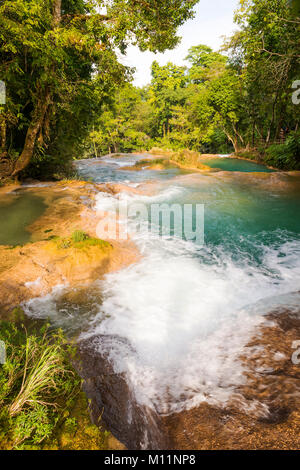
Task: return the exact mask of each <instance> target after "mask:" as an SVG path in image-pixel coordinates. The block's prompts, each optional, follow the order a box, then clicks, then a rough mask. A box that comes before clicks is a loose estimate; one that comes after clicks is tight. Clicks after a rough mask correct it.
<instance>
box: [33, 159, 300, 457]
mask: <svg viewBox="0 0 300 470" xmlns="http://www.w3.org/2000/svg"><path fill="white" fill-rule="evenodd" d="M224 160H225V159H224ZM134 161H135V159H134V160H133V162H134ZM93 163H94V162H92V161H89V162H84V161H82V162H80V164H79V169H80V171H81V172H82V174H83V175H85V176H90V175H91V174H92V173H93V171H94V172H95V175H96V176H95V177H96V179H98V180H99V179H101V178H102V177H103V175H106V177H105V178H104V179H105V180H106V181H107V180H109V179H110V180H113V181H117V182H119V181H122V182H124V181H126V182H127V183H129V184H141V183H142V182H143V181H145V180H149V179H150V180H153V178H154V176H153V175H157V176H156V178H155V180H156V185H155V194H152V195H146V194H131V193H128V192H126V191H125V192H123V193H121V194H119V195H116V196H112V195H108V194H106V193H99V194H98V195H97V197H96V205H95V210H97V209H98V210H105V211H110V212H114V211H115V210H116V207H117V204H118V203H120V202H121V203H122V201H123V202H124V201H126V203H128V204H129V206H130V204H133V203H136V202H143V203H144V204H146V205H147V206H148V207H150V206H151V204H153V203H161V202H167V203H180V204H182V205H183V204H191V203H200V204H204V205H205V244H204V246H198V245H197V244H195V243H193V242H190V241H184V240H181V239H179V238H178V237H176V236H160V235H159V234H158V233H150V235H149V233H148V232H146V228H147V221H146V220H145V221H144V222H145V226H144V228H142V229H140V230H139V231H138V232H135V231H134V224H133V223H132V224H131V225H132V232H131V235H132V237H133V239H134V241H135V243H136V244H137V246H138V248H139V250H140V252H141V254H142V258H141V260H140V261H139V262H137V263H136V264H134V265H132V266H130V267H128V268H126V269H124V270H121V271H119V272H116V273H112V274H109V275H107V276H106V277H105V279H104V280H102V281H101V282H99V284H98V285H97V286H95V289H96V290H97V289H98V292H99V304H97V298H96V300H95V296H94V297H92V302H91V303H89V302H88V301H87V303H86V305H87V308H86V309H87V311H88V312H91V311H92V314H88V315H83V316H82V317H81V319H78V317H77V323H76V324H78V329H77V332H79V331H81V333H80V337H79V338H80V341H81V344H82V345H83V350H84V351H85V352H86V354H87V356H88V357H89V361H90V360H91V357H94V362H93V367H94V368H95V369H97V373H96V372H95V375H97V377H98V378H99V377H100V376H102V378H101V380H100V379H99V381H98V382H97V383H98V385H97V386H98V387H100V388H102V392H101V391H99V394H100V395H101V393H102V397H100V398H99V397H98V398H97V394H96V395H95V396H94V399H95V400H96V401H97V399H98V400H99V407H100V406H101V405H105V411H104V417H105V419H106V422H110V424H111V427H112V428H113V430H114V432H115V433H116V435H117V436H118V437H120V438H121V439H123V440H124V441H125V442H126V443H127V445H129V447H133V448H158V447H159V445H162V444H159V443H158V441H159V440H160V439H163V438H162V435H161V434H160V431H159V429H158V428H159V419H160V417H162V416H166V415H170V414H173V413H179V412H182V411H184V410H189V409H192V408H194V407H197V406H199V405H200V404H201V403H204V402H205V403H208V404H211V405H214V406H217V407H224V406H226V404H227V403H229V402H230V400H231V397H232V395H233V394H234V393H235V391H236V390H237V389H238V388H239V387H241V386H242V385H243V384H245V382H246V375H245V373H244V372H245V367H246V366H245V364H244V363H243V362H242V361H241V360H240V356H241V353H242V352H243V350H244V349H245V347H246V345H247V343H248V342H249V340H250V339H251V337H253V336H255V334H256V332H257V331H258V329H259V328H260V327H262V326H263V325H264V324H265V323H267V320H266V317H265V314H268V313H269V312H270V311H272V310H274V309H276V308H277V307H278V306H280V305H282V304H284V306H285V308H286V309H290V310H291V311H293V310H295V311H296V310H297V308H298V306H299V300H300V298H299V294H294V293H295V292H297V291H298V290H299V286H300V217H299V215H300V205H299V200H300V185H299V182H298V183H297V184H294V181H293V179H292V177H291V180H289V179H288V178H287V177H285V176H284V175H283V176H281V175H278V174H272V173H270V174H267V173H262V175H261V176H259V175H257V174H256V173H255V174H251V173H249V174H247V175H245V174H244V175H243V177H242V176H241V174H239V173H236V172H235V171H233V172H232V173H229V172H218V173H211V174H209V175H208V174H206V175H202V174H197V175H191V176H189V175H181V173H180V171H179V170H172V171H173V173H172V172H170V170H165V171H160V172H153V171H151V170H150V171H149V170H143V171H140V172H134V171H133V172H129V171H124V172H123V171H122V162H119V161H117V162H116V161H108V162H104V163H103V164H101V163H99V164H98V165H94V166H93ZM128 163H130V162H128V158H127V161H126V165H127V166H128ZM235 164H236V165H237V168H235V170H236V171H238V170H239V166H238V165H239V162H238V161H237V162H236V163H235ZM230 165H232V162H230ZM241 165H242V163H241ZM93 168H96V169H95V170H93ZM105 172H106V173H105ZM124 173H126V175H124ZM100 293H101V300H100ZM60 298H61V292H55V293H54V294H53V295H52V296H48V297H47V298H40V299H33V300H32V301H30V302H29V303H28V304H27V312H28V313H29V314H30V315H33V316H36V315H38V316H40V317H48V316H50V317H51V316H52V317H53V319H54V320H55V322H56V324H62V322H63V326H64V327H65V328H66V329H68V321H67V320H68V319H67V318H66V317H65V316H63V315H61V312H62V309H61V307H60V306H59V299H60ZM91 304H92V305H93V308H92V310H91V309H90V308H89V306H90V305H91ZM50 305H51V308H50ZM95 305H96V307H95ZM64 308H65V306H64ZM71 316H72V319H70V322H74V311H72V315H71ZM75 316H76V312H75ZM80 322H81V326H80ZM93 355H94V356H93ZM97 357H98V362H97V359H95V358H97ZM100 358H101V359H100ZM89 367H91V366H89ZM101 371H102V372H101ZM103 371H104V372H103ZM101 374H102V375H101ZM92 375H93V374H90V375H89V374H88V375H87V377H90V376H92ZM83 376H85V373H84V372H83ZM103 377H104V378H103ZM112 377H118V378H119V379H118V380H116V379H112ZM89 380H90V379H89ZM93 380H94V379H93ZM95 383H96V382H94V386H95ZM108 383H109V386H108V385H107V384H108ZM105 384H106V385H105ZM120 384H121V385H120ZM109 394H111V395H112V399H111V401H110V400H109V399H108V398H107V397H108V396H109ZM116 394H117V397H116V396H115V395H116ZM122 394H123V398H120V402H122V405H120V404H119V405H118V396H119V397H120V395H122ZM104 395H105V397H104ZM124 397H126V398H124ZM240 403H241V407H243V409H244V410H245V411H246V412H247V411H248V412H249V413H250V412H251V413H254V414H258V415H264V414H266V413H267V412H268V409H267V407H266V406H265V405H263V404H260V403H259V402H255V403H253V400H252V401H251V400H250V401H249V399H248V398H247V397H244V396H240ZM114 406H115V407H117V406H120V409H119V410H118V411H119V413H120V412H121V413H123V416H122V418H121V417H120V416H119V418H118V417H117V416H113V415H114V413H115V414H116V412H114ZM155 417H156V418H155ZM132 423H134V426H135V428H136V434H138V436H137V437H135V438H134V439H133V438H130V436H129V434H130V433H127V434H128V435H126V436H124V433H125V434H126V431H125V429H126V426H127V428H128V429H129V430H130V429H132V426H133V424H132ZM153 423H154V424H153ZM151 426H152V430H151V429H150V427H151ZM153 430H154V431H153ZM156 431H157V432H156Z"/></svg>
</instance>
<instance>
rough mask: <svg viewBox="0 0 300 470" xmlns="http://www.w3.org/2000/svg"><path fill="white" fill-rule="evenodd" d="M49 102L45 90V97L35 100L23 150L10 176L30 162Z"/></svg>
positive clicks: (48, 95)
mask: <svg viewBox="0 0 300 470" xmlns="http://www.w3.org/2000/svg"><path fill="white" fill-rule="evenodd" d="M49 103H50V93H49V92H47V94H46V97H44V99H43V101H42V100H38V102H37V105H36V108H35V110H34V115H35V116H34V118H33V119H32V121H31V123H30V125H29V127H28V130H27V134H26V138H25V144H24V147H23V151H22V153H21V155H20V156H19V158H18V160H17V161H16V164H15V168H14V171H13V173H12V176H16V175H17V174H18V173H20V171H22V170H24V168H26V167H27V165H28V164H29V163H30V160H31V158H32V155H33V151H34V146H35V143H36V139H37V135H38V132H39V130H40V129H41V127H42V125H43V121H44V117H45V114H46V111H47V109H48V106H49Z"/></svg>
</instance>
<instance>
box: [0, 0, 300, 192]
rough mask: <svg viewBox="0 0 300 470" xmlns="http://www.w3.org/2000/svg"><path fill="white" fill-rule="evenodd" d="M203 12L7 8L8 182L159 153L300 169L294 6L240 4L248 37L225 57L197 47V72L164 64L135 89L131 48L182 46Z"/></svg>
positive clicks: (0, 68) (3, 171)
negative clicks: (182, 32) (97, 160)
mask: <svg viewBox="0 0 300 470" xmlns="http://www.w3.org/2000/svg"><path fill="white" fill-rule="evenodd" d="M197 3H198V0H192V1H186V0H175V1H173V0H172V1H171V0H166V1H164V2H155V6H151V4H146V3H145V4H144V5H143V7H142V8H141V7H140V5H139V2H136V1H133V0H130V1H124V0H113V1H100V0H99V1H98V0H91V1H89V2H85V1H84V0H73V1H72V2H71V1H69V0H47V1H44V0H32V1H31V2H24V1H23V0H4V1H3V2H1V6H0V30H1V33H0V78H1V80H2V81H4V82H5V85H6V104H4V105H0V111H1V112H0V181H1V182H2V183H3V182H6V181H8V180H11V179H12V178H16V177H19V178H25V177H31V178H38V179H50V178H53V177H54V178H58V179H60V178H63V177H64V175H71V176H74V177H76V175H74V174H73V173H74V170H73V169H72V165H71V163H72V160H74V159H79V158H83V157H99V156H101V155H103V154H107V153H112V152H113V153H120V152H121V153H123V152H134V151H139V150H141V149H143V150H149V149H151V148H152V147H160V148H163V149H171V150H180V149H190V150H192V151H197V152H200V153H213V154H217V153H231V152H235V153H236V154H237V155H243V154H244V155H245V154H246V155H247V158H253V159H256V160H260V161H266V162H267V163H268V164H272V165H273V166H275V167H278V168H281V169H300V156H299V142H300V130H299V110H300V105H297V104H296V103H297V102H298V100H297V99H296V100H293V99H292V97H293V95H295V96H296V98H297V97H298V92H297V89H295V83H296V84H297V80H299V79H300V55H299V25H300V13H299V9H298V8H297V5H296V7H295V6H294V7H292V6H291V2H290V1H288V0H273V1H269V0H240V4H239V8H238V9H237V11H236V12H235V17H234V20H235V23H236V25H237V28H238V29H237V31H236V32H235V33H234V34H233V35H232V37H229V38H227V39H226V40H225V43H224V45H223V47H222V49H221V50H220V51H213V50H212V49H211V48H210V47H208V46H207V45H205V44H198V45H195V46H193V47H191V48H190V50H189V51H188V53H187V57H186V64H187V65H186V66H178V65H176V64H174V63H171V62H169V63H168V64H167V65H164V66H160V65H159V64H158V62H156V61H154V62H153V64H152V80H151V83H150V84H149V85H148V86H145V87H143V88H138V87H135V86H133V85H132V84H131V83H130V82H131V80H132V76H133V75H132V72H133V70H132V69H130V68H128V67H125V66H124V65H122V64H121V62H120V61H119V59H118V54H119V53H121V54H125V53H126V49H127V46H128V45H130V44H135V45H138V46H139V47H140V49H141V50H143V51H144V50H150V51H153V52H162V51H164V50H165V49H167V48H173V47H175V46H176V45H177V44H178V41H179V38H178V37H177V36H176V29H177V27H178V26H180V25H181V24H183V23H184V21H186V20H187V19H189V18H191V17H192V16H193V7H194V5H195V4H197ZM295 4H297V2H295ZM99 6H101V7H106V13H99ZM102 10H103V9H102ZM102 10H101V11H102ZM103 11H105V9H104V10H103ZM154 12H155V14H153V13H154Z"/></svg>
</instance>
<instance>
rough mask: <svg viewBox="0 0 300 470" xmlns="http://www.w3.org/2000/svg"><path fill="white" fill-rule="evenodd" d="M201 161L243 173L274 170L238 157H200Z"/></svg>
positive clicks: (213, 166)
mask: <svg viewBox="0 0 300 470" xmlns="http://www.w3.org/2000/svg"><path fill="white" fill-rule="evenodd" d="M200 160H201V163H203V164H204V165H208V166H209V167H211V168H218V169H220V170H223V171H241V172H243V173H251V172H258V173H262V172H263V173H272V172H273V171H274V170H271V169H269V168H267V167H266V166H264V165H260V164H258V163H255V162H249V161H248V160H242V159H239V158H231V157H223V158H221V157H219V158H218V157H216V158H212V157H210V158H205V157H203V158H201V159H200Z"/></svg>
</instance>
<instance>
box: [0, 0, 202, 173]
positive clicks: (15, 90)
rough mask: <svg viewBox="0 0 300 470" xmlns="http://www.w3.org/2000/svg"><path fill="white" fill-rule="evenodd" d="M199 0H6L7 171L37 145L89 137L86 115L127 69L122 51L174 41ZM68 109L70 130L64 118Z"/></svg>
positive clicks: (17, 168)
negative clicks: (119, 55)
mask: <svg viewBox="0 0 300 470" xmlns="http://www.w3.org/2000/svg"><path fill="white" fill-rule="evenodd" d="M196 3H197V0H166V1H164V2H162V1H159V0H148V1H146V2H145V1H139V0H113V1H111V0H107V1H106V0H104V1H100V0H89V1H85V0H30V1H27V0H26V1H24V0H3V1H2V2H1V4H0V78H1V79H2V80H4V81H5V83H6V85H7V105H6V107H5V109H2V116H1V129H2V130H1V136H2V140H1V152H2V156H1V158H2V160H7V159H8V160H9V161H10V162H12V164H11V165H9V171H7V172H8V173H10V174H12V175H14V176H15V175H18V174H19V173H20V172H21V171H22V170H24V168H26V167H27V165H28V164H29V163H30V161H31V160H32V158H33V156H34V154H35V153H36V152H42V153H45V152H46V153H49V152H51V151H54V150H53V149H54V148H56V150H57V149H58V148H59V145H60V142H62V141H63V140H64V139H65V140H66V139H67V138H69V145H71V143H72V142H73V143H74V142H75V141H76V140H78V138H79V137H82V134H83V131H87V127H88V126H86V120H87V114H92V113H93V112H95V111H96V109H97V110H98V112H99V107H101V104H102V103H104V102H105V101H107V100H109V96H110V95H111V94H112V93H113V91H114V89H115V88H116V86H117V85H118V84H120V83H121V82H122V80H124V79H125V78H126V75H128V71H126V68H125V67H123V66H122V65H121V64H120V63H119V62H118V60H117V54H116V52H117V50H118V49H119V50H120V51H121V52H124V51H125V50H126V47H127V45H128V44H130V43H133V44H137V45H139V47H140V48H141V49H142V50H145V49H150V50H152V51H163V50H164V49H166V48H168V47H174V46H175V45H176V44H177V43H178V40H179V38H178V37H177V36H176V30H177V27H178V26H179V25H181V24H182V23H183V22H184V21H185V20H186V19H188V18H190V17H192V15H193V6H194V5H195V4H196ZM67 116H69V118H70V121H71V123H72V124H71V125H70V127H69V129H68V126H66V125H65V124H64V123H63V121H64V120H66V118H67ZM81 124H82V126H81ZM59 126H62V127H61V128H59ZM75 128H77V129H78V132H75V135H70V131H73V130H74V129H75ZM62 130H63V131H62ZM51 149H52V150H51ZM5 168H6V169H7V166H6V167H5Z"/></svg>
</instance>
